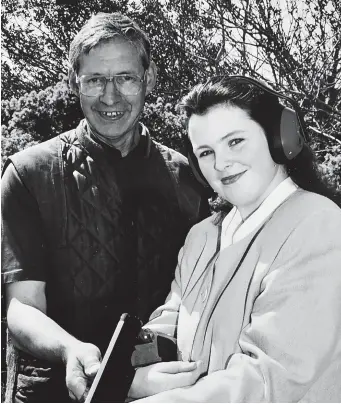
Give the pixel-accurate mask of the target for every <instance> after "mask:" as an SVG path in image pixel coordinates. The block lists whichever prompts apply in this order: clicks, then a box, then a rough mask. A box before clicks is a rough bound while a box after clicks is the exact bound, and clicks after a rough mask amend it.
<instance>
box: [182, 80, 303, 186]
mask: <svg viewBox="0 0 341 404" xmlns="http://www.w3.org/2000/svg"><path fill="white" fill-rule="evenodd" d="M223 77H225V78H226V80H227V81H238V82H240V83H248V84H252V85H254V86H255V87H258V88H260V89H262V90H264V91H266V92H267V93H269V94H272V95H275V96H277V97H278V98H279V99H283V100H286V101H287V102H289V103H290V105H291V106H292V107H293V109H291V108H288V107H286V106H284V105H283V104H279V108H280V116H279V119H277V120H276V121H275V123H274V126H273V128H272V136H271V138H270V139H268V144H269V150H270V154H271V157H272V158H273V160H274V162H275V163H277V164H284V163H286V162H288V161H290V160H293V159H294V158H295V157H296V156H297V155H298V154H299V153H300V152H301V151H302V149H303V146H304V143H305V142H306V141H307V136H306V133H305V130H304V126H303V120H302V118H301V116H300V109H299V107H298V105H297V103H296V102H295V101H294V100H293V99H292V98H290V97H287V96H286V95H283V94H281V93H278V92H277V91H275V90H273V89H272V88H270V87H268V86H267V85H266V84H263V83H262V82H260V81H258V80H255V79H253V78H250V77H244V76H215V77H213V79H214V78H223ZM185 142H186V147H187V151H188V153H187V154H188V160H189V164H190V165H191V167H192V170H193V174H194V176H195V178H196V179H197V180H198V181H199V182H200V183H201V184H202V185H204V186H205V187H209V185H208V183H207V181H206V179H205V178H204V176H203V175H202V174H201V171H200V168H199V164H198V161H197V158H196V157H195V155H194V153H193V148H192V144H191V142H190V140H189V139H188V137H187V136H186V139H185Z"/></svg>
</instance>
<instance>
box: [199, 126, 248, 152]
mask: <svg viewBox="0 0 341 404" xmlns="http://www.w3.org/2000/svg"><path fill="white" fill-rule="evenodd" d="M241 132H243V130H241V129H237V130H234V131H232V132H229V133H227V134H226V135H224V136H223V137H222V138H221V139H219V140H218V143H221V142H223V141H224V140H225V139H227V138H229V137H230V136H233V135H236V134H238V133H241ZM207 147H210V146H209V145H207V144H203V145H201V146H199V147H197V148H196V150H200V149H205V148H207Z"/></svg>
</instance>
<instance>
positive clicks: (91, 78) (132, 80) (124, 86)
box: [76, 74, 145, 97]
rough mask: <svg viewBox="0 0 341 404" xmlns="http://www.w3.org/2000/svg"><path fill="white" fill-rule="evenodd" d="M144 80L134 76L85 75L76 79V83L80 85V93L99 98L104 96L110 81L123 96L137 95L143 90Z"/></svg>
mask: <svg viewBox="0 0 341 404" xmlns="http://www.w3.org/2000/svg"><path fill="white" fill-rule="evenodd" d="M144 79H145V74H144V75H143V78H140V77H138V76H135V75H134V74H115V75H114V76H110V77H106V76H99V75H83V76H80V77H78V76H77V77H76V83H78V84H79V91H80V92H81V93H82V94H83V95H87V96H88V97H97V96H99V95H102V94H104V91H105V88H106V86H107V84H108V81H113V82H114V85H115V87H116V89H117V91H119V92H120V93H121V94H122V95H137V94H138V93H139V92H140V91H141V88H142V83H143V82H144Z"/></svg>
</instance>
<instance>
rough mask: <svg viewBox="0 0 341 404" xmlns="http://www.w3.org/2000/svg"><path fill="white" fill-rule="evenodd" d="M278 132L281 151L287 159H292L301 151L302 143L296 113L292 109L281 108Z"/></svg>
mask: <svg viewBox="0 0 341 404" xmlns="http://www.w3.org/2000/svg"><path fill="white" fill-rule="evenodd" d="M280 134H281V145H282V149H283V153H284V155H285V157H286V159H287V160H292V159H293V158H295V157H296V156H297V155H298V154H299V153H300V152H301V151H302V149H303V144H304V141H303V136H302V135H301V130H300V124H299V121H298V119H297V114H296V112H295V111H294V110H293V109H290V108H286V107H284V108H283V111H282V116H281V122H280Z"/></svg>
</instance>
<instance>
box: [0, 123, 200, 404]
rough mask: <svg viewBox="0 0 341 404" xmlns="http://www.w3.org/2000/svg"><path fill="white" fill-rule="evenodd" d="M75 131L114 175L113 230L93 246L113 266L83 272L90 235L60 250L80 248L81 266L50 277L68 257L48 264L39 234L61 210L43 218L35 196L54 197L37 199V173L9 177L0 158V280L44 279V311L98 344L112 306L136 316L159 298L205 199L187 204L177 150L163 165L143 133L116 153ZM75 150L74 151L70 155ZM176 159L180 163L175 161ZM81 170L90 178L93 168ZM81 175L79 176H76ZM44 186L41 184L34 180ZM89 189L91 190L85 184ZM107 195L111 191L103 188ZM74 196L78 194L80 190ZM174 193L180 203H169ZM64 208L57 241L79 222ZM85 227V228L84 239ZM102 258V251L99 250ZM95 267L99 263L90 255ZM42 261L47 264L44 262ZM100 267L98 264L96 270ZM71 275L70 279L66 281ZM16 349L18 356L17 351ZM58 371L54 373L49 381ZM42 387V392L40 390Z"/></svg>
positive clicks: (107, 331)
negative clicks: (127, 148) (124, 153)
mask: <svg viewBox="0 0 341 404" xmlns="http://www.w3.org/2000/svg"><path fill="white" fill-rule="evenodd" d="M81 133H82V136H84V137H83V138H79V140H80V143H81V146H82V147H85V148H87V150H90V155H92V156H95V160H96V159H97V161H100V159H101V158H105V159H106V161H107V162H109V163H108V165H107V166H105V165H104V166H102V167H101V169H102V168H103V167H109V169H113V171H112V173H113V176H114V178H113V179H112V183H115V186H116V187H117V190H118V192H119V211H118V219H117V220H118V221H117V222H115V223H116V224H117V225H118V227H119V229H117V228H113V229H112V231H113V234H115V235H117V240H116V241H115V237H113V239H112V240H110V243H109V244H108V245H107V246H106V245H104V244H105V243H104V242H102V246H101V251H102V253H103V250H104V249H107V251H108V254H111V255H114V257H111V260H112V262H113V265H114V267H115V268H116V267H117V269H118V271H117V270H116V269H115V268H114V267H113V269H112V270H113V271H115V272H114V273H113V274H110V279H109V278H108V279H107V278H106V277H104V278H103V276H104V275H103V274H105V273H108V272H105V271H107V270H108V269H105V270H104V269H103V268H104V267H105V265H107V266H108V262H105V261H103V266H102V265H101V266H102V267H103V268H99V267H97V269H96V267H94V271H92V270H91V271H90V272H86V270H85V269H84V268H86V267H87V266H89V260H90V259H91V256H92V253H93V254H94V257H98V245H97V244H98V243H97V241H98V240H97V241H96V239H94V240H92V239H91V238H90V239H89V238H87V239H84V243H83V241H82V240H83V239H81V240H78V241H77V242H78V245H77V246H78V247H77V248H79V246H81V247H82V248H83V250H80V251H78V250H77V249H73V250H72V251H71V250H70V251H71V252H70V254H74V253H75V252H76V253H80V258H79V265H80V266H82V268H80V269H77V268H76V267H74V268H73V269H72V268H71V267H70V273H72V276H70V280H68V279H69V278H65V279H66V281H65V279H64V281H63V282H64V283H58V282H59V281H60V278H61V277H62V276H64V277H65V273H66V276H69V274H68V271H69V268H68V257H69V255H65V257H66V258H65V260H64V261H61V262H62V263H65V265H63V264H56V262H57V259H58V255H59V254H61V253H62V250H56V251H53V249H51V241H49V240H51V239H53V238H54V237H55V234H54V233H57V232H58V231H57V227H59V226H58V225H57V224H58V223H62V222H63V221H64V217H63V216H64V215H61V214H60V212H58V211H57V210H56V212H55V216H56V217H55V218H54V222H53V223H54V224H53V225H52V226H51V225H50V226H47V225H46V220H44V218H43V212H42V211H41V209H42V208H41V207H42V206H43V205H42V202H44V203H45V202H48V203H50V204H55V201H54V200H53V199H51V198H53V196H51V197H50V200H49V201H48V199H49V197H48V196H47V197H46V198H47V201H41V199H42V198H41V197H37V195H36V194H37V188H36V190H34V187H32V184H30V180H32V178H33V179H34V180H35V181H37V180H36V178H37V175H38V173H37V172H36V174H35V171H33V177H32V173H31V174H30V175H31V177H29V175H28V174H27V173H26V168H25V167H24V170H21V171H20V170H19V171H20V175H19V174H18V172H17V170H16V167H15V166H14V165H13V164H9V165H8V167H7V168H6V170H5V173H4V176H3V185H2V210H3V228H2V229H3V243H2V249H3V251H2V257H3V265H2V269H3V279H4V281H5V282H6V283H8V282H13V281H21V280H38V281H44V282H46V283H47V307H48V315H50V317H51V318H53V319H54V320H55V321H57V323H59V324H60V325H61V326H62V327H63V328H65V329H66V330H67V331H68V332H71V333H72V334H73V335H75V336H76V337H77V338H79V339H81V340H85V341H87V342H92V343H95V344H96V345H97V346H99V347H100V349H101V350H102V352H103V350H104V349H105V347H106V345H107V343H108V341H109V338H110V336H111V332H112V330H113V329H114V326H115V324H116V322H117V320H118V317H119V315H120V314H121V313H122V312H130V313H131V314H136V315H138V316H139V317H141V318H142V320H143V321H146V320H147V318H148V315H149V314H150V313H151V311H152V310H153V309H155V307H156V306H157V305H160V304H161V303H162V302H163V300H164V298H165V297H166V294H167V293H168V290H169V287H170V283H171V280H172V277H173V273H174V270H175V266H176V256H177V253H178V250H179V249H180V247H181V245H182V243H183V241H184V238H185V235H186V233H187V231H188V230H189V228H190V227H191V226H192V225H193V224H194V223H195V222H197V221H199V220H200V219H202V218H203V217H205V216H207V214H208V209H207V203H206V201H202V203H201V207H200V209H197V207H196V208H195V207H194V205H195V204H196V205H197V202H198V198H199V199H200V191H197V190H195V191H193V190H194V189H195V187H196V186H197V185H196V183H195V181H193V185H191V181H189V178H187V177H188V171H189V170H188V167H186V164H187V163H186V164H184V160H183V157H180V155H179V158H178V157H177V155H175V154H174V153H175V152H173V151H171V152H169V155H168V154H167V153H166V154H164V156H166V160H167V159H168V160H169V161H170V164H168V163H169V162H168V161H167V162H166V161H165V157H161V153H159V151H158V147H156V145H155V144H154V143H152V144H151V145H150V142H149V140H148V137H146V136H141V138H140V142H139V144H138V145H137V146H136V147H135V148H134V149H133V150H132V151H131V152H130V153H129V154H128V155H127V156H125V157H122V156H121V154H120V152H118V151H117V150H115V149H113V148H110V147H108V146H106V145H103V144H100V145H99V144H98V142H94V141H93V140H91V139H89V138H88V137H87V136H86V135H85V133H84V131H82V132H81ZM150 147H152V152H153V153H154V154H152V156H154V157H153V158H149V154H150V151H149V148H150ZM36 155H37V153H36ZM36 155H35V158H36V159H38V158H39V156H38V157H36ZM75 155H76V156H77V153H76V154H75ZM174 156H175V157H174ZM76 160H77V158H76ZM42 161H43V162H42V164H43V165H44V166H43V168H44V170H46V169H47V164H48V162H46V161H45V160H44V159H43V158H42ZM76 162H77V161H76ZM166 163H167V164H166ZM89 167H91V166H89ZM179 167H183V168H182V169H179ZM82 169H83V170H84V169H85V170H86V168H84V167H79V169H78V171H77V172H76V174H77V175H76V177H77V176H79V175H81V170H82ZM185 169H187V171H186V170H185ZM35 170H36V168H35ZM172 171H174V172H172ZM185 171H186V173H185ZM74 176H75V172H74V171H73V172H71V173H70V174H69V177H68V173H66V174H65V178H66V179H65V181H66V184H69V185H67V186H69V188H68V189H69V192H71V194H70V195H71V196H72V194H74V195H77V192H78V191H79V190H78V191H77V190H76V188H75V190H74V192H73V191H72V189H73V188H72V187H73V186H75V184H76V186H78V187H79V186H82V182H81V181H80V182H74ZM26 177H27V178H26ZM90 177H93V174H91V175H90ZM102 177H103V178H104V180H103V181H107V183H102V186H101V187H102V191H103V187H105V186H106V184H108V186H109V187H111V184H110V178H111V177H110V173H104V172H102ZM25 178H26V179H25ZM68 181H69V183H68ZM84 181H85V183H86V179H85V180H84ZM185 183H188V184H187V185H186V187H188V188H187V189H188V192H187V193H186V192H185V191H181V190H185V188H186V187H182V184H185ZM45 185H46V184H44V183H42V184H41V186H42V187H43V186H45ZM83 185H84V184H83ZM111 188H112V187H111ZM38 189H39V184H38ZM90 189H91V191H93V192H97V191H96V190H94V189H92V188H91V187H90ZM179 190H180V191H181V192H179ZM38 193H39V194H40V192H38ZM103 195H104V196H105V193H103V194H102V196H103ZM108 195H109V194H108ZM111 195H113V193H112V189H111ZM191 195H192V196H191ZM193 195H194V199H193ZM195 195H196V196H195ZM90 196H91V195H90ZM86 197H87V196H86ZM77 198H78V197H76V199H75V201H76V203H77ZM82 198H83V202H84V195H83V196H82ZM180 199H182V200H183V202H181V203H179V200H180ZM192 202H193V207H192ZM86 203H88V206H87V210H86V211H84V212H83V209H80V211H81V212H82V215H83V216H84V215H85V216H87V217H86V218H85V219H84V217H83V218H82V220H86V223H85V225H86V226H88V227H89V226H90V227H91V226H93V227H94V228H90V229H88V230H89V231H90V233H91V232H93V234H94V235H96V234H97V233H96V231H97V230H98V229H96V226H97V225H98V223H99V222H98V221H96V220H95V216H94V219H93V220H92V217H91V212H92V210H91V208H92V207H91V203H93V200H92V199H91V198H90V197H89V200H88V201H86ZM180 205H182V206H185V205H186V208H184V209H183V207H182V208H181V206H180ZM53 206H54V205H53ZM56 206H58V205H56ZM105 206H106V207H109V209H110V210H111V212H110V214H113V212H114V213H115V209H117V201H116V202H115V201H113V202H112V203H111V201H110V200H109V201H108V203H106V205H105ZM94 208H96V207H94ZM97 209H98V207H97ZM191 210H192V211H191ZM89 212H90V213H89ZM89 214H90V217H89ZM105 215H106V212H105V211H103V216H105ZM59 216H61V217H60V218H59ZM67 216H68V225H69V228H68V229H67V232H68V233H67V240H68V242H69V243H71V241H72V239H73V237H76V236H77V234H78V233H79V232H80V231H82V228H83V227H84V226H83V223H80V224H77V226H78V225H79V226H78V227H77V226H71V225H70V223H71V221H72V220H75V222H77V220H79V218H78V217H77V216H75V212H74V211H68V212H67ZM96 217H98V216H96ZM71 224H72V223H71ZM82 226H83V227H82ZM106 226H109V227H110V226H111V222H110V221H108V222H107V224H106ZM118 230H119V231H118ZM76 233H77V234H76ZM90 233H89V232H88V233H87V234H86V237H88V236H89V234H90ZM80 237H83V236H82V235H81V236H80ZM70 240H71V241H70ZM89 240H90V241H89ZM104 241H105V240H104ZM79 243H81V244H79ZM82 243H83V244H82ZM103 243H104V244H103ZM64 249H65V248H64ZM53 254H57V255H55V256H54V255H53ZM102 256H103V257H104V256H105V255H103V254H102V255H101V257H102ZM70 257H71V255H70ZM113 258H114V259H113ZM82 259H84V262H83V261H82ZM115 260H117V265H116V264H115ZM99 262H100V261H99ZM77 265H78V264H77ZM96 265H97V266H98V265H99V264H98V261H96ZM110 265H111V264H110ZM83 267H84V268H83ZM51 268H54V269H53V270H51ZM109 269H110V268H109ZM63 271H64V275H63V274H62V272H63ZM82 271H83V272H82ZM101 271H104V272H102V273H101ZM51 274H52V275H51ZM112 275H114V277H112ZM76 277H77V279H78V284H77V282H76V281H75V279H76ZM88 279H89V280H88ZM94 281H95V283H96V285H95V286H96V287H97V286H98V289H97V290H96V291H95V290H94V289H93V287H94V285H93V284H94ZM57 285H58V286H57ZM63 285H64V286H63ZM73 285H77V288H79V289H77V290H75V293H77V296H76V298H77V300H75V301H73V300H70V299H73V297H72V296H71V297H70V293H69V294H68V292H67V290H66V289H68V290H70V291H71V295H72V294H73V293H74V292H73V290H74V286H73ZM151 297H153V298H152V299H151ZM68 299H69V300H68ZM69 302H70V303H69ZM108 320H109V322H108ZM22 357H23V358H24V359H25V355H22ZM24 362H25V361H24ZM27 363H28V366H26V365H25V364H24V365H23V362H22V363H21V365H20V366H21V368H22V372H23V373H25V372H26V370H27V369H28V368H30V367H31V365H32V361H30V359H29V358H28V359H27ZM25 366H26V367H25ZM25 369H26V370H25ZM26 373H27V372H26ZM31 374H32V373H31ZM41 375H42V376H43V374H41ZM60 379H61V378H60V377H59V383H60ZM55 386H56V385H55ZM44 394H45V393H42V397H44ZM56 397H57V396H56ZM45 399H46V398H45ZM56 399H57V398H56ZM59 399H61V398H59ZM34 400H37V397H34ZM42 400H44V398H42ZM57 400H58V399H57Z"/></svg>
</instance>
